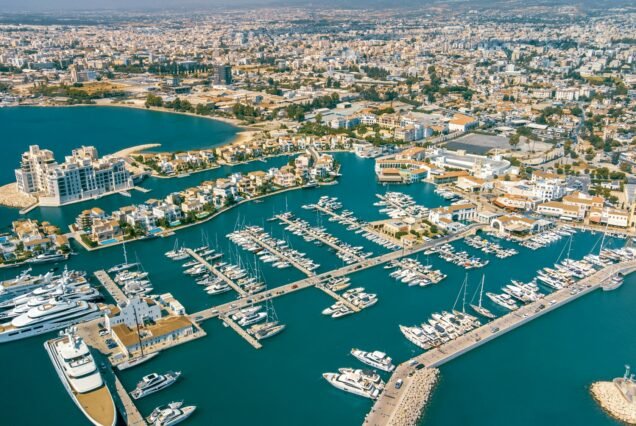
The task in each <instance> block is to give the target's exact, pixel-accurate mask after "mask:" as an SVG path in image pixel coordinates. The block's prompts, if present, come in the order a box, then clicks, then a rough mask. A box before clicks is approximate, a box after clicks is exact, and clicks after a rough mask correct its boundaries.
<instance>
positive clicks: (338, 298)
mask: <svg viewBox="0 0 636 426" xmlns="http://www.w3.org/2000/svg"><path fill="white" fill-rule="evenodd" d="M316 288H318V289H320V290H322V291H324V292H325V293H327V294H328V295H329V296H331V297H333V298H334V299H336V301H338V302H340V303H342V304H344V305H345V306H346V307H347V308H349V309H351V310H352V311H353V312H360V308H359V307H357V306H356V305H354V304H353V303H351V302H349V301H348V300H347V299H345V298H344V297H342V296H341V295H339V294H338V293H336V292H335V291H333V290H330V289H328V288H327V287H325V286H324V285H321V284H318V285H316Z"/></svg>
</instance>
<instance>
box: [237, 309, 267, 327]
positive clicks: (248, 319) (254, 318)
mask: <svg viewBox="0 0 636 426" xmlns="http://www.w3.org/2000/svg"><path fill="white" fill-rule="evenodd" d="M265 318H267V312H254V313H252V314H247V315H245V316H244V317H243V318H241V319H239V321H238V323H239V325H240V326H241V327H247V326H250V325H252V324H256V323H257V322H261V321H263V320H264V319H265Z"/></svg>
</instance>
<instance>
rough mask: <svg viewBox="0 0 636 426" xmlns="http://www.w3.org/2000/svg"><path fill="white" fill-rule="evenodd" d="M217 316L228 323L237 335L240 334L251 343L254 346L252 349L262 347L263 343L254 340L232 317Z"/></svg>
mask: <svg viewBox="0 0 636 426" xmlns="http://www.w3.org/2000/svg"><path fill="white" fill-rule="evenodd" d="M219 318H220V319H221V320H222V321H223V322H224V323H226V324H227V325H229V326H230V328H231V329H232V330H234V331H236V332H237V333H238V335H239V336H241V337H242V338H243V339H245V340H246V341H247V343H249V344H250V345H252V346H253V347H254V349H260V348H262V347H263V345H261V344H260V342H259V341H258V340H256V339H255V338H254V337H252V336H251V335H250V334H249V333H248V332H247V331H245V330H244V329H243V328H241V326H240V325H238V324H237V323H236V322H235V321H234V320H233V319H232V318H230V316H229V315H225V316H222V317H219Z"/></svg>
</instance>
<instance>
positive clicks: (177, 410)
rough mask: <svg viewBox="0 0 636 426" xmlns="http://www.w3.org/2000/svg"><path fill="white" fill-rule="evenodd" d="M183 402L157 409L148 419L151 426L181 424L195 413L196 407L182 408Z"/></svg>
mask: <svg viewBox="0 0 636 426" xmlns="http://www.w3.org/2000/svg"><path fill="white" fill-rule="evenodd" d="M182 405H183V403H182V402H171V403H170V404H168V405H165V406H161V407H157V408H155V409H154V410H153V411H152V413H151V414H150V416H148V417H147V418H146V421H147V422H148V424H149V425H153V426H172V425H176V424H177V423H181V422H182V421H184V420H185V419H187V418H188V417H190V416H191V415H192V413H194V410H196V408H197V407H196V406H194V405H190V406H187V407H183V406H182Z"/></svg>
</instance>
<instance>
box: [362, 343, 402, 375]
mask: <svg viewBox="0 0 636 426" xmlns="http://www.w3.org/2000/svg"><path fill="white" fill-rule="evenodd" d="M351 355H353V356H354V357H356V358H357V359H358V360H359V361H360V362H363V363H365V364H366V365H369V366H371V367H375V368H379V369H380V370H383V371H388V372H391V371H393V370H394V369H395V365H393V364H392V362H391V361H392V360H391V357H390V356H388V355H387V354H385V353H384V352H380V351H373V352H365V351H361V350H360V349H355V348H354V349H351Z"/></svg>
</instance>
